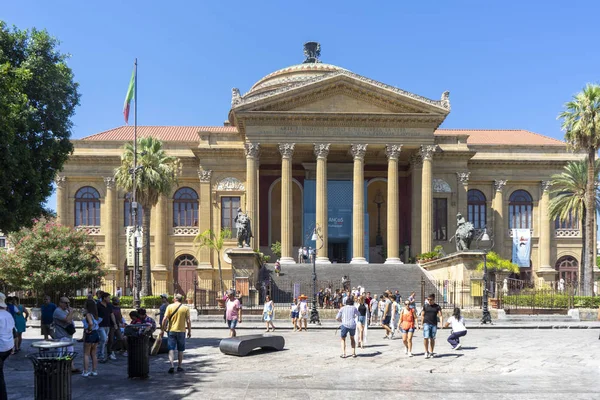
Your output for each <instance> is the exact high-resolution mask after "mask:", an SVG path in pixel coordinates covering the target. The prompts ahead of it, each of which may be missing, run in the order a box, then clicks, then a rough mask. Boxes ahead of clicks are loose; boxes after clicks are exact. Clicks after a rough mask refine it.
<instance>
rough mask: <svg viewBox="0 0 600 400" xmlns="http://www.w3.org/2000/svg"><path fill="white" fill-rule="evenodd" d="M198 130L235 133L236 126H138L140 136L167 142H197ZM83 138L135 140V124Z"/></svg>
mask: <svg viewBox="0 0 600 400" xmlns="http://www.w3.org/2000/svg"><path fill="white" fill-rule="evenodd" d="M198 132H211V133H235V132H237V128H236V127H235V126H138V127H137V135H138V137H146V136H154V137H155V138H157V139H160V140H162V141H165V142H197V141H199V137H198ZM81 140H86V141H90V140H96V141H98V140H103V141H104V140H109V141H113V140H114V141H127V140H133V126H131V125H128V126H120V127H118V128H114V129H110V130H108V131H104V132H100V133H96V134H95V135H91V136H86V137H84V138H82V139H81Z"/></svg>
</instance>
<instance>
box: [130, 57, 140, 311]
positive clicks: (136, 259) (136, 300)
mask: <svg viewBox="0 0 600 400" xmlns="http://www.w3.org/2000/svg"><path fill="white" fill-rule="evenodd" d="M133 68H134V78H133V79H134V86H133V90H134V95H133V178H132V180H133V193H132V195H131V197H132V203H131V204H132V214H133V307H134V308H135V309H138V308H139V307H140V285H139V284H140V279H139V278H140V276H139V275H140V265H139V264H140V256H139V251H138V243H137V241H138V228H139V226H138V218H137V215H138V204H137V196H136V192H137V185H136V176H137V57H136V59H135V63H134V67H133Z"/></svg>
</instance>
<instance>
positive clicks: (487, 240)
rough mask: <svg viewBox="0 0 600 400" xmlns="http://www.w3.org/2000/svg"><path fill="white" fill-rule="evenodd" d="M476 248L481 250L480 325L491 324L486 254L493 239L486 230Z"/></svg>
mask: <svg viewBox="0 0 600 400" xmlns="http://www.w3.org/2000/svg"><path fill="white" fill-rule="evenodd" d="M477 247H478V248H480V249H481V250H483V316H482V317H481V323H482V324H488V323H489V324H491V323H492V316H491V315H490V310H489V308H488V270H487V253H488V252H489V251H491V250H492V249H493V248H494V238H493V237H490V235H488V233H487V229H484V230H483V234H482V235H481V236H480V237H479V240H478V241H477Z"/></svg>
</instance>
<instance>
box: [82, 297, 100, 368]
mask: <svg viewBox="0 0 600 400" xmlns="http://www.w3.org/2000/svg"><path fill="white" fill-rule="evenodd" d="M83 329H85V332H86V335H85V341H84V344H83V372H82V373H81V375H82V376H86V377H87V376H90V375H91V376H96V375H98V354H97V347H98V343H99V342H100V336H99V335H98V329H99V326H98V306H97V305H96V302H95V301H94V300H91V299H88V300H86V302H85V317H84V319H83ZM90 358H91V359H92V368H91V369H90V360H89V359H90Z"/></svg>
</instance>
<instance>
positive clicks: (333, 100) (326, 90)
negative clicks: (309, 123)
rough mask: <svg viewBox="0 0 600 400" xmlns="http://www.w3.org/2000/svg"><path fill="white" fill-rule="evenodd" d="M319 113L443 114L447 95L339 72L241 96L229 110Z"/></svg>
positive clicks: (445, 113)
mask: <svg viewBox="0 0 600 400" xmlns="http://www.w3.org/2000/svg"><path fill="white" fill-rule="evenodd" d="M252 111H259V112H260V111H262V112H265V111H266V112H274V111H275V112H277V111H280V112H281V111H283V112H286V111H287V112H320V113H355V114H363V113H366V114H429V115H432V114H434V115H440V116H442V115H443V116H445V115H447V114H448V113H449V111H450V103H449V101H448V99H447V97H446V98H444V97H443V98H442V100H440V101H436V100H431V99H428V98H425V97H422V96H418V95H415V94H412V93H409V92H406V91H404V90H402V89H398V88H395V87H393V86H389V85H385V84H383V83H381V82H377V81H374V80H371V79H368V78H365V77H362V76H360V75H357V74H354V73H351V72H348V71H339V72H337V73H334V74H330V75H327V76H323V77H317V78H314V79H311V80H308V81H305V82H299V83H294V84H290V85H287V86H283V87H277V88H274V89H273V90H268V91H263V92H260V93H254V92H252V91H250V92H248V93H246V94H245V95H244V96H242V97H240V98H239V100H237V102H236V104H234V106H233V108H232V112H234V113H237V112H252Z"/></svg>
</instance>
